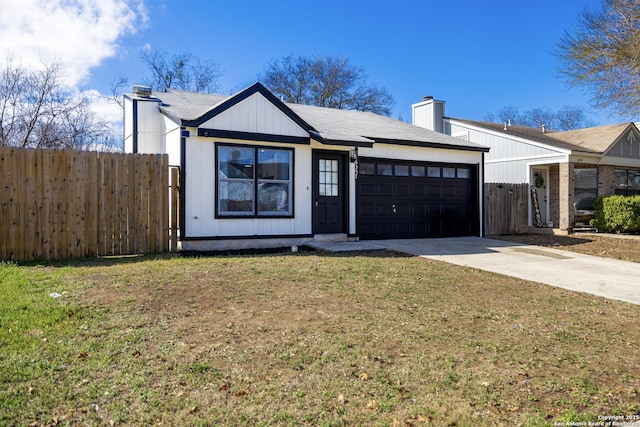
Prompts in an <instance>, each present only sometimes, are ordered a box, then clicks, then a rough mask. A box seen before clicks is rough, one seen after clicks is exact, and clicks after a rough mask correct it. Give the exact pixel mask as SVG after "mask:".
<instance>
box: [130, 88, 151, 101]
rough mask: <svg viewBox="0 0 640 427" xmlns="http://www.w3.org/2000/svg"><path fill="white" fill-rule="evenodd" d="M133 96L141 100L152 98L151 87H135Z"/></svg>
mask: <svg viewBox="0 0 640 427" xmlns="http://www.w3.org/2000/svg"><path fill="white" fill-rule="evenodd" d="M133 94H134V95H137V96H139V97H141V98H149V97H150V96H151V87H149V86H143V85H133Z"/></svg>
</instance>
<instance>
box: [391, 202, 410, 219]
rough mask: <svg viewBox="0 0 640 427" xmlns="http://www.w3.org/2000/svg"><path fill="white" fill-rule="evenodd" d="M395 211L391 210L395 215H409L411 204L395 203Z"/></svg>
mask: <svg viewBox="0 0 640 427" xmlns="http://www.w3.org/2000/svg"><path fill="white" fill-rule="evenodd" d="M394 206H395V211H394V212H393V214H394V216H396V217H405V216H409V215H411V204H410V203H408V202H405V203H396V204H395V205H394Z"/></svg>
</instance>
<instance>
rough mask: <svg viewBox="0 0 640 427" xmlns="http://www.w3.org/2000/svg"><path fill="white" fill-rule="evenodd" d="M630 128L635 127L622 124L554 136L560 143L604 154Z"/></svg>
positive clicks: (560, 133)
mask: <svg viewBox="0 0 640 427" xmlns="http://www.w3.org/2000/svg"><path fill="white" fill-rule="evenodd" d="M629 126H634V125H633V124H631V123H620V124H617V125H609V126H597V127H592V128H586V129H576V130H569V131H566V132H557V133H556V134H554V135H553V136H554V138H556V139H559V140H560V141H564V142H566V143H569V144H571V145H574V146H576V147H578V148H581V149H587V150H593V151H595V152H597V153H604V152H606V151H607V150H608V149H609V147H611V145H613V144H614V143H615V142H616V141H617V139H618V138H619V137H620V135H621V134H622V133H623V132H624V131H625V130H626V129H627V128H628V127H629Z"/></svg>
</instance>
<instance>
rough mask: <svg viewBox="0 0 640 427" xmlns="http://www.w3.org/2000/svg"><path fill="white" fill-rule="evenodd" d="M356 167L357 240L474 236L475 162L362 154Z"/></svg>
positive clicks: (476, 227)
mask: <svg viewBox="0 0 640 427" xmlns="http://www.w3.org/2000/svg"><path fill="white" fill-rule="evenodd" d="M358 170H359V173H358V180H357V182H358V214H357V216H358V223H357V228H358V235H359V236H360V238H362V239H407V238H420V237H454V236H473V235H478V222H479V219H478V197H477V182H478V181H477V167H476V166H475V165H455V164H442V163H417V162H399V161H392V160H380V159H366V158H364V159H360V162H359V165H358Z"/></svg>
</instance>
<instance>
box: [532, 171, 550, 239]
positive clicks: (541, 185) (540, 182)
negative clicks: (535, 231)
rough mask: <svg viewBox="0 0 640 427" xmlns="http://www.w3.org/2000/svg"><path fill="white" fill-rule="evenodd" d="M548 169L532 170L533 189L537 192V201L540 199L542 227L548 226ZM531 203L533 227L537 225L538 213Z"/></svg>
mask: <svg viewBox="0 0 640 427" xmlns="http://www.w3.org/2000/svg"><path fill="white" fill-rule="evenodd" d="M547 172H548V169H547V168H535V167H534V168H531V188H532V189H534V190H535V193H536V196H537V199H538V208H539V211H540V224H541V225H542V227H546V226H547V197H548V195H547V187H548V185H547V181H548V176H547V175H548V173H547ZM531 197H532V203H531V218H532V221H531V224H532V225H533V226H536V225H537V222H538V221H537V215H536V214H537V212H536V208H535V203H534V202H533V195H531Z"/></svg>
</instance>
